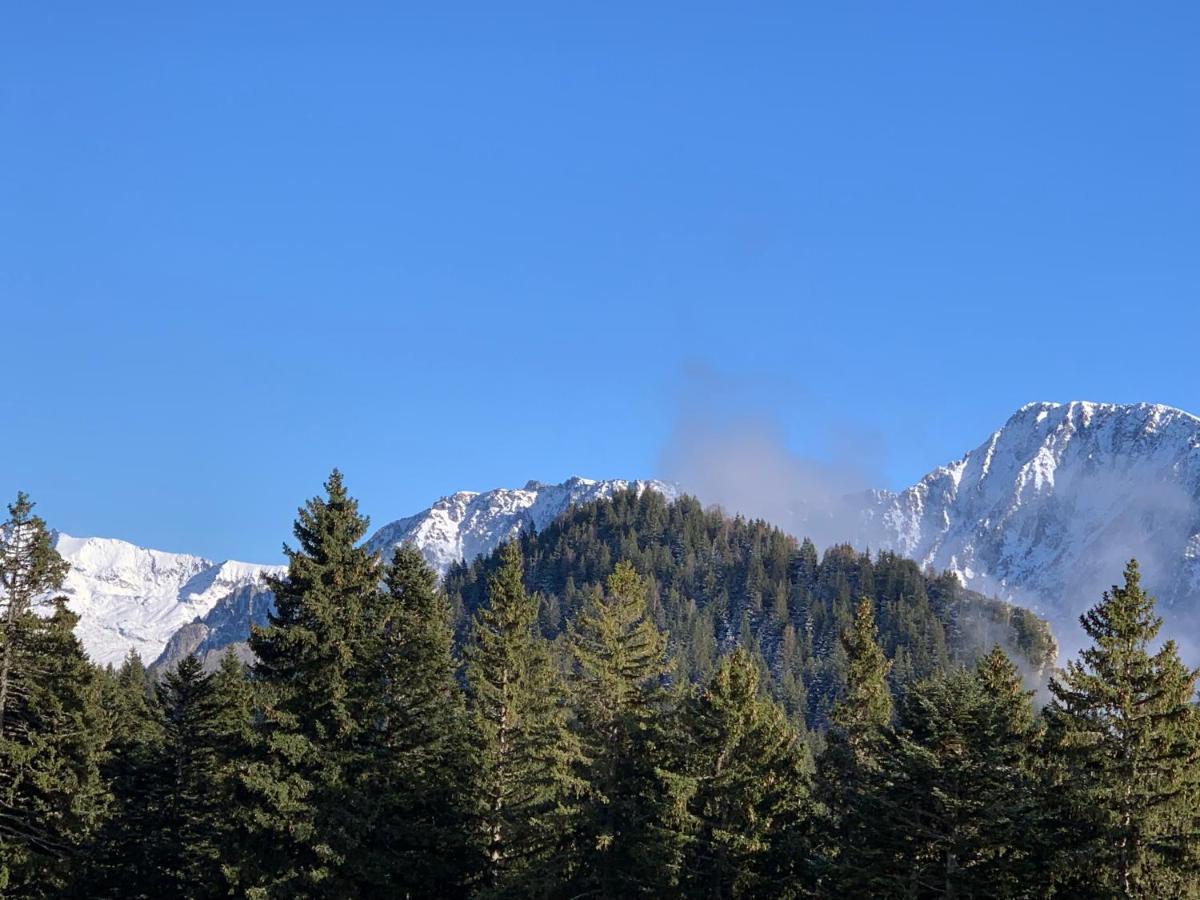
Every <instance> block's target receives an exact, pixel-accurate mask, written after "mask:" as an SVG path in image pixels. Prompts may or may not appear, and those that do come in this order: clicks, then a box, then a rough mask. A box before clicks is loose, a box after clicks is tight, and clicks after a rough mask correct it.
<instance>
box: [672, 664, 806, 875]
mask: <svg viewBox="0 0 1200 900" xmlns="http://www.w3.org/2000/svg"><path fill="white" fill-rule="evenodd" d="M682 722H683V725H684V727H685V728H686V730H687V733H688V750H687V759H688V763H687V773H688V775H689V776H690V777H691V779H692V780H693V788H692V794H691V796H690V797H689V799H688V804H687V807H688V813H689V816H690V818H691V822H690V829H691V832H692V834H691V836H690V838H689V841H688V846H687V850H686V853H685V857H684V870H683V871H684V874H683V878H682V886H683V889H684V893H685V895H686V896H688V897H712V898H726V897H788V896H801V895H806V894H807V893H809V892H810V890H811V889H812V887H813V885H812V877H813V874H812V872H811V871H810V870H809V867H808V865H807V862H808V858H809V856H810V839H811V836H810V834H809V828H810V825H809V823H810V820H811V817H812V812H813V810H812V802H811V800H810V773H811V770H812V763H811V759H810V757H809V753H808V747H807V745H806V744H804V743H803V742H802V741H801V740H800V738H799V736H798V735H797V733H796V731H795V729H794V728H793V726H792V725H791V723H789V721H788V718H787V715H786V713H785V712H784V711H783V709H781V708H780V707H779V706H778V704H776V703H774V702H773V701H772V700H770V699H769V698H768V697H766V696H764V695H763V694H762V693H761V691H760V681H759V671H758V667H757V666H756V665H755V663H754V660H753V659H752V658H751V656H750V654H749V652H747V651H746V650H744V649H742V648H738V649H736V650H734V651H733V652H732V653H731V654H730V655H728V656H727V657H725V658H724V659H723V660H722V661H721V663H720V665H719V667H718V669H717V671H716V672H715V673H714V675H713V677H712V679H711V681H710V682H709V684H708V686H707V687H706V688H705V689H704V690H703V691H702V692H700V693H698V694H697V696H696V697H694V698H693V699H692V700H691V701H690V702H689V703H688V704H687V706H686V707H685V709H684V711H683V715H682Z"/></svg>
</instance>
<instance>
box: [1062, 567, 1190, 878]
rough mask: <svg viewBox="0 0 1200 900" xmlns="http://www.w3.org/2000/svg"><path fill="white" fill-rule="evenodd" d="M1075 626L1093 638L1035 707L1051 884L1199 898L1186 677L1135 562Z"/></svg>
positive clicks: (1173, 645)
mask: <svg viewBox="0 0 1200 900" xmlns="http://www.w3.org/2000/svg"><path fill="white" fill-rule="evenodd" d="M1080 621H1081V622H1082V624H1083V628H1084V630H1085V631H1086V632H1087V634H1088V636H1089V637H1090V638H1091V639H1092V644H1091V646H1089V647H1088V648H1086V649H1085V650H1083V652H1082V653H1081V654H1080V657H1079V659H1078V660H1072V661H1071V662H1069V663H1068V664H1067V668H1066V671H1065V672H1064V673H1063V674H1062V676H1061V678H1059V679H1056V680H1053V681H1052V682H1051V685H1050V687H1051V691H1052V693H1053V695H1054V699H1053V701H1052V702H1051V704H1050V706H1049V707H1048V708H1047V710H1046V716H1047V721H1048V725H1049V732H1048V740H1047V743H1048V747H1049V751H1050V755H1051V760H1052V761H1053V762H1057V763H1058V764H1059V768H1058V771H1057V774H1058V776H1059V780H1058V783H1057V784H1056V785H1055V792H1056V796H1058V797H1059V798H1061V801H1062V802H1061V804H1060V806H1059V809H1058V811H1059V813H1060V814H1061V816H1062V828H1061V834H1062V838H1063V847H1064V850H1065V853H1064V859H1063V861H1062V863H1061V867H1060V869H1061V871H1060V880H1062V881H1063V882H1064V884H1066V885H1076V886H1078V885H1079V884H1080V883H1081V882H1082V883H1083V884H1084V885H1086V886H1087V889H1089V890H1092V891H1096V892H1100V893H1102V894H1104V895H1111V896H1119V897H1150V896H1153V897H1193V896H1196V895H1197V893H1200V879H1198V878H1197V865H1198V863H1200V818H1198V816H1200V809H1198V807H1197V800H1198V799H1200V721H1198V718H1197V715H1198V714H1197V710H1196V706H1195V702H1194V701H1195V697H1194V694H1195V690H1196V681H1197V672H1195V671H1192V670H1189V669H1188V668H1187V667H1185V666H1184V665H1183V663H1182V662H1181V661H1180V659H1179V655H1178V652H1177V651H1176V648H1175V644H1174V642H1173V641H1167V642H1165V643H1164V644H1163V645H1162V647H1161V648H1160V649H1159V650H1158V651H1157V652H1154V651H1153V650H1152V642H1153V641H1154V639H1155V637H1156V635H1157V634H1158V630H1159V627H1160V626H1161V624H1162V620H1161V619H1160V618H1159V617H1158V616H1156V615H1155V614H1154V599H1153V598H1152V597H1150V596H1148V595H1147V594H1146V593H1145V592H1144V591H1143V590H1142V589H1141V585H1140V573H1139V571H1138V567H1137V563H1136V562H1130V563H1129V565H1128V567H1127V568H1126V570H1125V583H1124V585H1123V586H1119V587H1118V586H1114V587H1113V588H1112V590H1111V591H1108V592H1106V593H1105V595H1104V597H1103V599H1102V600H1101V601H1100V602H1099V603H1098V604H1097V605H1096V606H1094V607H1092V608H1091V609H1090V610H1089V611H1088V612H1087V613H1086V614H1084V615H1083V616H1082V617H1081V618H1080Z"/></svg>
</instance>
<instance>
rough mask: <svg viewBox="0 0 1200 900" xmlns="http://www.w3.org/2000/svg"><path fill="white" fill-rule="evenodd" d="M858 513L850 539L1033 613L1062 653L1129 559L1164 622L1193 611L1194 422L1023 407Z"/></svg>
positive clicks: (1149, 412)
mask: <svg viewBox="0 0 1200 900" xmlns="http://www.w3.org/2000/svg"><path fill="white" fill-rule="evenodd" d="M866 507H867V508H866V511H865V513H864V515H865V517H866V520H867V527H866V529H865V532H864V534H863V535H862V536H860V539H862V540H865V541H868V542H870V543H871V545H872V546H884V547H888V548H890V549H894V550H896V551H897V552H899V553H901V554H903V555H905V556H910V557H912V558H913V559H916V560H918V561H920V562H923V563H927V564H929V565H932V566H934V567H936V568H939V569H942V568H945V569H952V570H954V571H955V572H957V573H958V574H959V576H960V577H961V578H962V580H963V581H964V582H965V583H966V584H967V585H968V586H969V587H972V588H975V589H976V590H980V591H983V592H986V593H995V594H997V595H999V596H1001V597H1004V598H1006V599H1011V600H1014V601H1015V602H1018V603H1020V604H1021V605H1024V606H1029V607H1031V608H1033V609H1034V610H1036V611H1038V612H1040V613H1042V614H1044V615H1046V616H1048V617H1049V618H1050V619H1051V621H1052V623H1053V624H1055V625H1056V626H1057V627H1056V631H1057V633H1058V634H1059V635H1060V636H1062V638H1063V639H1064V640H1065V642H1066V644H1067V647H1068V649H1070V645H1071V643H1072V642H1071V634H1072V633H1075V635H1076V637H1077V636H1078V632H1077V631H1076V626H1075V624H1074V623H1075V619H1076V617H1077V616H1078V615H1079V613H1080V612H1082V611H1083V610H1084V609H1086V608H1087V607H1088V606H1089V605H1091V604H1092V603H1094V602H1095V601H1096V600H1097V599H1099V594H1100V592H1101V591H1102V590H1104V589H1105V588H1106V587H1108V586H1109V585H1111V584H1113V583H1114V582H1118V581H1119V580H1120V575H1121V570H1122V568H1123V566H1124V563H1125V561H1127V560H1128V559H1129V558H1130V557H1133V556H1136V557H1137V558H1138V559H1139V561H1140V562H1141V564H1142V569H1143V571H1144V572H1145V573H1146V582H1147V584H1148V586H1149V587H1150V588H1151V589H1153V590H1155V591H1157V592H1158V595H1159V599H1160V600H1161V601H1162V605H1163V607H1164V609H1166V610H1167V612H1168V615H1169V617H1174V618H1176V619H1180V617H1182V616H1183V615H1184V614H1185V613H1190V612H1192V611H1194V610H1195V607H1196V605H1197V603H1198V602H1200V419H1198V418H1196V417H1195V416H1192V415H1189V414H1188V413H1185V412H1182V411H1180V410H1177V409H1172V408H1170V407H1166V406H1157V405H1152V404H1147V403H1142V404H1135V405H1116V404H1105V403H1081V402H1076V403H1068V404H1058V403H1031V404H1028V405H1026V406H1023V407H1022V408H1021V409H1019V410H1018V411H1017V412H1016V413H1015V414H1014V415H1013V416H1012V417H1011V418H1010V419H1009V420H1008V422H1006V423H1005V425H1004V426H1003V427H1002V428H1000V429H999V430H998V431H996V432H995V433H994V434H992V435H991V437H989V438H988V439H987V440H986V441H984V443H983V444H981V445H980V446H979V447H977V448H976V449H975V450H972V451H971V452H970V453H968V454H967V455H966V456H964V457H963V458H962V459H960V460H958V461H957V462H953V463H950V464H949V465H945V466H942V467H940V468H938V469H935V470H934V471H933V472H931V473H930V474H928V475H927V476H925V477H924V478H923V479H921V481H920V482H918V483H917V484H916V485H914V486H913V487H911V488H909V489H907V490H905V491H903V492H901V493H899V494H890V493H882V492H881V493H877V494H875V495H873V497H872V499H871V500H869V501H868V502H867V504H866ZM1171 631H1172V632H1174V633H1175V634H1173V636H1176V637H1178V636H1179V634H1178V632H1179V631H1180V629H1179V628H1178V627H1174V628H1172V629H1171Z"/></svg>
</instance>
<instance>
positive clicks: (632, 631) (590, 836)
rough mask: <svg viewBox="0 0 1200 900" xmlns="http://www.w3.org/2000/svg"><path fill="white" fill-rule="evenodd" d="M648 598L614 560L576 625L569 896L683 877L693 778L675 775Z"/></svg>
mask: <svg viewBox="0 0 1200 900" xmlns="http://www.w3.org/2000/svg"><path fill="white" fill-rule="evenodd" d="M647 593H648V590H647V586H646V583H645V582H644V581H643V580H642V579H641V578H640V577H639V576H638V574H637V573H636V572H635V571H634V568H633V566H632V565H630V564H629V563H627V562H621V563H618V564H617V566H616V568H615V569H614V570H613V571H612V574H611V575H610V576H609V577H608V579H607V590H606V591H605V592H604V593H603V594H601V593H600V592H599V591H597V592H595V593H593V595H592V597H591V599H590V600H589V601H588V603H587V605H586V606H585V607H584V609H583V610H582V611H581V612H580V613H579V615H578V617H577V618H576V620H575V621H574V623H573V624H572V628H571V632H570V646H571V654H572V657H573V659H574V671H573V684H572V693H573V700H574V706H575V714H576V730H577V733H578V735H579V741H580V749H581V753H582V755H581V759H580V762H579V765H578V767H577V768H578V774H579V781H580V782H581V783H582V785H583V800H582V804H581V809H580V812H579V815H578V816H577V818H576V825H575V828H574V832H573V838H574V848H573V849H574V859H573V864H572V866H571V867H570V870H569V871H570V883H569V887H568V891H567V893H568V895H569V896H580V895H584V896H596V897H603V898H613V900H615V898H623V897H634V896H641V895H646V896H662V895H663V894H664V893H668V892H670V891H672V890H673V889H674V887H675V886H676V885H677V884H678V881H679V878H680V874H681V873H680V863H681V851H682V848H683V843H684V839H685V834H684V827H685V825H684V823H685V814H684V813H685V811H684V804H685V802H686V797H687V794H688V793H689V790H688V781H687V779H686V777H685V776H683V775H682V774H681V773H680V772H678V771H673V768H674V767H673V761H674V759H675V758H677V757H676V755H675V751H676V747H675V746H674V745H675V744H676V743H678V740H679V739H678V738H677V737H676V736H674V735H672V733H671V731H670V728H669V725H670V723H671V717H670V710H669V705H668V702H669V696H670V695H669V694H668V692H667V690H666V687H665V685H666V677H667V673H668V669H669V665H668V661H667V656H666V646H667V640H666V636H665V635H664V634H663V633H662V632H660V631H659V630H658V629H657V628H656V627H655V625H654V623H653V622H652V621H651V620H650V617H649V615H650V611H649V609H648V603H647Z"/></svg>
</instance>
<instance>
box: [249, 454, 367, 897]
mask: <svg viewBox="0 0 1200 900" xmlns="http://www.w3.org/2000/svg"><path fill="white" fill-rule="evenodd" d="M325 490H326V496H325V497H318V498H314V499H312V500H310V501H308V503H307V504H306V505H305V506H304V507H303V508H301V509H300V511H299V516H298V518H297V520H296V523H295V528H294V533H295V537H296V540H297V547H296V548H295V549H292V548H291V547H287V546H285V547H284V553H285V554H286V556H287V559H288V570H287V574H286V575H285V576H283V577H282V578H272V579H268V583H269V585H270V587H271V589H272V591H273V592H274V595H275V611H274V613H272V614H271V615H270V617H269V619H268V625H267V627H265V628H257V627H256V628H255V629H254V630H253V631H252V633H251V635H250V648H251V650H252V651H253V652H254V654H255V656H256V657H257V662H256V663H255V665H254V670H253V674H254V681H255V683H256V686H257V689H258V699H257V704H256V712H255V717H256V721H257V723H258V727H259V732H260V739H259V744H260V758H258V759H257V760H256V761H254V762H253V763H252V764H250V765H249V766H247V768H246V772H245V773H244V775H243V784H244V787H245V788H246V790H247V791H248V792H249V794H250V795H251V796H252V798H253V800H252V802H251V809H250V812H249V817H248V819H249V823H250V826H251V835H250V840H251V843H252V847H253V850H254V852H253V853H251V854H250V857H251V858H252V859H253V860H254V861H255V862H256V864H257V866H258V871H256V872H253V873H248V877H249V878H250V880H251V881H252V883H253V884H254V887H253V888H251V889H249V894H250V896H252V897H284V896H286V897H309V896H313V897H322V896H347V895H350V894H352V893H353V892H354V891H355V889H356V888H355V885H356V883H357V882H356V879H357V878H359V877H361V875H362V871H361V870H362V868H363V867H364V866H369V865H370V863H369V860H366V859H364V856H363V853H362V842H363V841H364V840H365V838H366V836H367V835H368V834H369V833H370V829H371V827H372V826H371V821H370V819H371V815H372V813H373V812H375V811H376V806H375V804H374V803H373V801H372V800H371V798H369V797H368V796H367V792H366V791H365V789H364V788H365V784H364V780H363V778H362V771H361V768H360V766H361V762H362V755H363V753H362V741H363V739H364V729H366V728H367V727H368V724H369V723H368V719H367V715H366V711H367V709H369V708H370V705H371V704H373V703H374V702H375V698H374V696H373V694H374V692H375V691H376V690H377V689H378V685H377V684H376V683H372V682H371V680H370V679H369V678H368V677H363V676H364V673H363V671H362V666H361V663H362V659H361V651H362V648H363V647H364V646H365V645H366V644H367V643H368V642H367V635H366V628H367V623H368V622H369V621H370V615H369V610H370V609H371V608H372V607H374V606H375V605H377V604H378V603H379V602H380V598H379V593H380V589H379V581H380V577H381V574H382V573H381V572H380V567H379V564H378V559H377V557H376V556H375V555H374V554H372V553H370V552H368V551H367V550H366V549H365V548H364V547H362V546H361V545H360V544H359V542H360V540H361V539H362V537H363V535H364V534H365V533H366V530H367V520H366V519H365V518H364V517H362V516H361V515H359V513H358V504H357V502H356V501H355V500H354V499H353V498H352V497H350V495H349V494H348V493H347V491H346V488H345V485H344V483H343V480H342V476H341V473H340V472H338V471H337V470H334V472H333V473H332V474H331V475H330V477H329V480H328V481H327V482H326V483H325Z"/></svg>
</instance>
